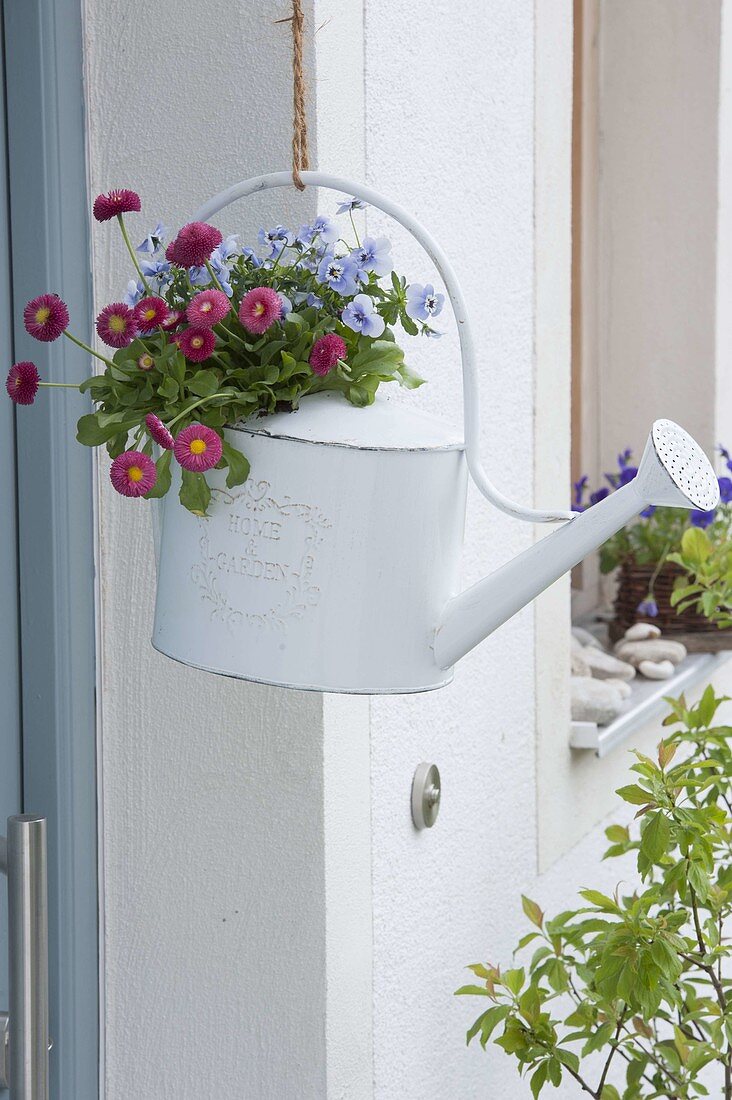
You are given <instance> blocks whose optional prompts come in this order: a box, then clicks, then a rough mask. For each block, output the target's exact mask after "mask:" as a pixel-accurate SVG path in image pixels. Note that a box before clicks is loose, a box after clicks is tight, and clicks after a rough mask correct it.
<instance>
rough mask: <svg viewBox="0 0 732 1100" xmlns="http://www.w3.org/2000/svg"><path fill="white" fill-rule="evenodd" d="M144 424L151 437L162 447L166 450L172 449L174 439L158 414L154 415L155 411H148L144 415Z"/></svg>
mask: <svg viewBox="0 0 732 1100" xmlns="http://www.w3.org/2000/svg"><path fill="white" fill-rule="evenodd" d="M145 425H146V427H147V430H148V431H149V433H150V435H151V437H152V438H153V439H154V440H155V442H156V443H157V444H159V446H161V447H164V448H165V450H166V451H172V450H173V443H174V439H173V437H172V435H171V434H170V432H169V431H168V429H167V428H166V427H165V424H163V422H162V420H161V419H160V417H159V416H156V415H155V413H148V414H147V416H146V417H145Z"/></svg>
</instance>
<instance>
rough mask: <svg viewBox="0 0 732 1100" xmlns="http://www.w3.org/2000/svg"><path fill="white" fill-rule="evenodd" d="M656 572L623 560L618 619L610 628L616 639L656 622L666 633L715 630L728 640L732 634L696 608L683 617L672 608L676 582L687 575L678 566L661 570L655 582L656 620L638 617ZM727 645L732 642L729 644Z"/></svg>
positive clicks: (643, 616)
mask: <svg viewBox="0 0 732 1100" xmlns="http://www.w3.org/2000/svg"><path fill="white" fill-rule="evenodd" d="M655 570H656V567H655V566H654V565H638V564H637V563H636V562H634V561H631V560H626V561H624V562H623V564H622V565H621V566H620V569H619V571H618V589H617V593H616V596H615V619H614V620H613V622H612V623H611V629H610V634H611V637H612V639H613V640H617V639H618V638H620V637H621V636H622V635H623V633H624V632H625V631H626V630H627V629H628V627H629V626H632V625H633V623H638V622H648V623H655V624H656V626H657V627H659V628H660V629H661V631H662V632H663V633H664V634H702V633H705V634H709V632H710V631H713V632H714V633H717V634H721V635H724V636H725V637H727V636H729V635H730V634H731V633H732V632H731V631H729V630H723V631H717V630H716V628H715V627H714V626H713V625H712V624H711V623H710V622H709V620H708V619H707V618H705V616H704V615H700V614H699V613H698V612H697V611H695V610H694V609H693V608H689V609H688V610H687V611H684V612H683V614H681V615H680V614H679V613H678V611H677V609H676V608H675V607H672V606H671V593H672V591H673V588H674V582H675V580H676V578H677V577H679V576H683V575H684V573H683V570H682V569H680V568H679V566H678V565H674V564H673V563H670V562H667V563H666V564H665V565H663V566H662V567H661V569H660V570H659V572H658V576H657V577H656V579H655V581H654V583H653V595H654V598H655V600H656V603H657V604H658V615H657V616H656V617H655V618H650V617H649V616H647V615H639V614H638V612H637V610H636V609H637V607H638V604H639V603H640V602H641V600H643V599H645V597H646V596H647V595H648V588H649V585H650V583H651V578H652V577H653V574H654V572H655ZM728 644H732V643H729V642H728ZM715 648H716V646H715ZM725 648H726V647H725Z"/></svg>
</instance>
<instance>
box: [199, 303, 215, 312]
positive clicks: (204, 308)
mask: <svg viewBox="0 0 732 1100" xmlns="http://www.w3.org/2000/svg"><path fill="white" fill-rule="evenodd" d="M212 309H213V305H212V303H211V302H203V304H202V305H201V313H210V312H211V310H212Z"/></svg>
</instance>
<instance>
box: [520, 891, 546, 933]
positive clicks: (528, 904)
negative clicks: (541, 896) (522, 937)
mask: <svg viewBox="0 0 732 1100" xmlns="http://www.w3.org/2000/svg"><path fill="white" fill-rule="evenodd" d="M521 905H522V906H523V910H524V913H525V914H526V916H527V917H528V918H529V920H530V921H531V923H532V924H535V925H536V927H537V928H541V927H542V926H543V924H544V914H543V913H542V911H541V909H540V908H539V906H538V905H537V904H536V902H535V901H532V900H531V898H527V897H526V896H525V895H524V894H522V895H521Z"/></svg>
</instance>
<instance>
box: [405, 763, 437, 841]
mask: <svg viewBox="0 0 732 1100" xmlns="http://www.w3.org/2000/svg"><path fill="white" fill-rule="evenodd" d="M441 797H442V785H441V782H440V772H439V769H438V767H437V765H436V764H420V765H419V767H418V768H417V770H416V772H415V773H414V779H413V780H412V821H413V822H414V825H415V828H417V829H431V828H432V826H433V825H434V823H435V822H436V821H437V815H438V814H439V812H440V798H441Z"/></svg>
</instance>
